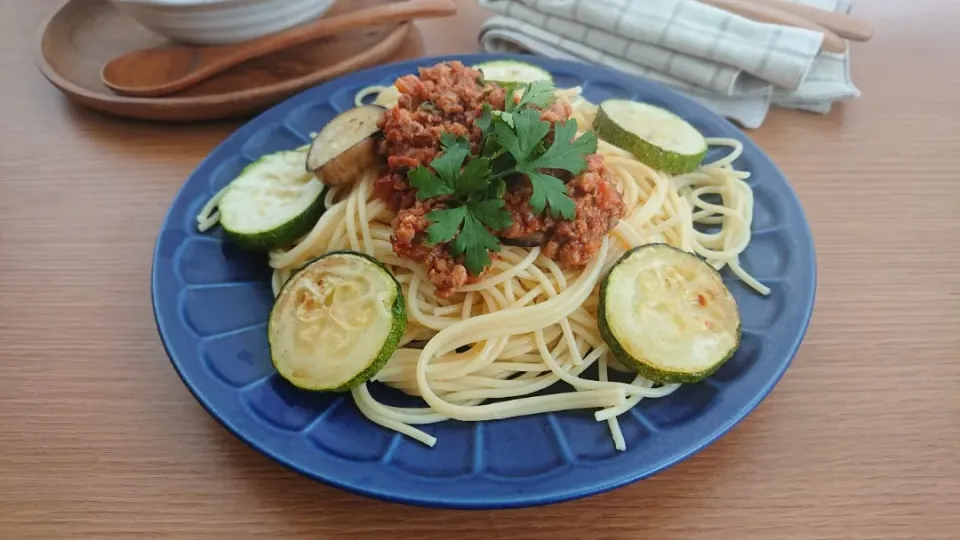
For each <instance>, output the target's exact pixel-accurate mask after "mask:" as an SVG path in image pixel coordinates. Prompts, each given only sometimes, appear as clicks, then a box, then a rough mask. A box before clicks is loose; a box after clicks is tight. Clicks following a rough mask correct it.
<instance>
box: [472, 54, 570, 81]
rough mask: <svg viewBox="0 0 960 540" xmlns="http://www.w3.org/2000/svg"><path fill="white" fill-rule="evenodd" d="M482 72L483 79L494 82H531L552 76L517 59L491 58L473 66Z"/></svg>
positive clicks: (546, 79)
mask: <svg viewBox="0 0 960 540" xmlns="http://www.w3.org/2000/svg"><path fill="white" fill-rule="evenodd" d="M473 67H474V68H476V69H479V70H480V73H483V78H484V80H487V81H490V82H495V83H501V84H502V83H521V84H526V83H531V82H534V81H550V82H553V77H552V76H551V75H550V72H549V71H547V70H545V69H543V68H541V67H538V66H535V65H533V64H528V63H526V62H519V61H517V60H493V61H491V62H483V63H481V64H477V65H475V66H473Z"/></svg>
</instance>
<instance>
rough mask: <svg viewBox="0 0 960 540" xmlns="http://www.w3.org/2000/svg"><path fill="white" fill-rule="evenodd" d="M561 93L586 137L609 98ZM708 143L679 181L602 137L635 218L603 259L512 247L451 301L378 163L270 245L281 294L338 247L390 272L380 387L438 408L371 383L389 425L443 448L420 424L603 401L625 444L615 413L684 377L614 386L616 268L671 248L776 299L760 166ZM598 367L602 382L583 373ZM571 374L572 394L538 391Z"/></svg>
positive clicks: (362, 395) (361, 402)
mask: <svg viewBox="0 0 960 540" xmlns="http://www.w3.org/2000/svg"><path fill="white" fill-rule="evenodd" d="M371 95H373V97H374V98H375V99H376V101H375V103H377V104H379V105H382V106H385V107H391V106H393V105H394V104H395V102H396V99H397V91H396V89H395V88H393V87H371V88H368V89H365V90H363V91H362V92H361V93H360V94H359V95H358V96H357V103H358V105H359V104H360V103H361V102H362V100H364V99H366V98H369V97H370V96H371ZM555 97H556V99H558V100H562V101H565V102H566V103H568V104H569V106H570V109H571V110H572V118H574V119H575V120H576V121H577V125H578V126H579V129H580V131H581V132H583V130H584V129H585V128H586V129H590V126H592V125H593V123H594V118H595V116H596V114H597V105H596V104H593V103H590V102H589V101H587V100H586V99H585V98H584V97H583V96H582V95H581V92H580V89H579V88H569V89H561V90H557V91H556V93H555ZM707 143H708V144H709V145H710V146H713V147H723V148H726V149H729V152H727V153H726V155H725V156H723V157H721V158H719V159H716V160H714V161H712V162H710V163H703V164H701V165H700V166H699V167H698V168H697V169H696V170H694V171H693V172H689V173H686V174H682V175H677V176H671V175H669V174H666V173H664V172H661V171H658V170H654V169H652V168H650V167H648V166H647V165H645V164H644V163H642V162H641V161H639V160H638V159H637V158H636V157H634V155H632V154H631V153H630V152H627V151H625V150H623V149H620V148H617V147H615V146H613V145H611V144H609V143H607V142H605V141H603V140H600V141H599V147H598V150H597V153H598V154H599V155H601V156H602V157H603V160H604V163H605V166H606V167H607V169H608V170H609V171H611V172H612V173H613V176H614V177H615V181H616V184H617V187H618V188H619V192H620V194H621V196H622V200H623V204H624V216H623V218H622V219H621V220H620V221H619V223H618V224H617V225H616V226H615V227H614V228H613V229H612V230H611V231H610V233H609V234H608V235H607V236H606V238H605V239H604V240H603V241H602V244H601V246H600V249H599V251H598V253H597V256H596V257H594V258H593V259H592V260H590V261H589V262H587V263H586V264H585V265H583V266H580V267H575V268H564V267H561V266H560V265H558V264H557V262H555V261H554V260H552V259H551V258H548V257H546V256H544V255H543V254H542V253H541V247H516V246H508V245H504V246H502V250H501V251H500V252H499V253H498V256H497V257H495V258H494V260H493V262H492V267H491V268H490V269H489V271H487V272H486V273H485V274H483V276H482V278H481V279H480V280H479V281H476V282H473V283H468V284H466V285H463V286H461V287H459V288H458V289H457V290H456V291H455V292H454V293H453V294H452V295H449V296H448V297H445V298H444V297H442V296H443V295H439V296H438V295H437V294H435V287H434V285H433V284H432V283H431V280H430V279H429V277H428V275H427V271H426V269H425V268H424V266H423V265H422V264H421V263H419V262H417V261H413V260H410V259H408V258H402V257H400V256H398V255H397V254H396V253H395V250H394V246H393V244H392V238H391V236H392V234H393V230H392V227H391V223H392V221H393V220H394V218H395V216H396V213H395V211H393V210H391V208H390V207H389V204H388V203H387V202H385V201H384V200H383V199H382V198H381V197H377V196H376V194H375V184H376V182H377V179H378V177H379V175H380V167H379V166H371V167H369V168H368V169H367V170H365V171H364V172H363V173H362V175H361V177H360V178H359V179H358V180H357V181H356V182H355V183H353V184H352V185H348V186H341V187H334V188H331V189H329V190H328V191H327V193H326V196H325V201H324V202H325V206H326V211H325V212H324V213H323V215H322V217H320V219H319V221H318V222H317V223H316V225H315V226H314V227H313V229H312V230H311V231H310V232H309V233H308V234H307V235H306V236H304V237H303V238H301V239H300V240H299V242H298V243H296V245H294V246H292V247H290V248H288V249H285V250H274V251H271V252H270V253H269V263H270V266H271V267H272V268H273V269H274V275H273V288H274V292H275V293H277V292H278V291H279V290H280V288H281V286H282V285H283V284H284V282H285V281H286V280H287V279H288V278H289V277H290V276H291V275H292V274H293V273H294V272H296V271H297V270H298V269H299V268H300V267H302V266H303V265H304V264H305V263H306V262H307V261H309V260H311V259H312V258H314V257H316V256H318V255H321V254H324V253H327V252H330V251H334V250H353V251H358V252H362V253H365V254H368V255H370V256H372V257H374V258H375V259H376V260H378V261H380V262H381V263H383V264H384V265H386V267H387V268H388V269H389V270H390V272H392V274H393V276H394V277H395V278H396V280H397V282H399V284H400V286H401V289H402V293H403V295H404V298H405V300H406V310H407V316H408V323H407V326H406V330H405V332H404V335H403V337H402V339H401V342H400V346H399V348H398V349H397V350H396V352H395V353H394V354H393V356H392V357H391V358H390V360H389V361H388V362H387V364H386V365H385V366H384V367H383V368H382V369H381V370H380V371H379V372H378V373H377V374H376V375H375V377H374V378H373V379H372V381H376V382H379V383H382V384H385V385H388V386H391V387H394V388H396V389H399V390H401V391H403V392H405V393H407V394H410V395H414V396H420V397H422V398H423V400H424V401H425V402H426V406H425V407H418V408H401V407H394V406H388V405H386V404H384V403H381V402H378V401H377V400H376V399H375V398H374V396H373V395H372V394H371V392H370V388H369V384H367V383H364V384H361V385H359V386H357V387H356V388H354V389H353V390H352V393H353V397H354V399H355V402H356V404H357V406H358V408H359V409H360V411H362V413H363V414H364V415H365V416H366V417H367V418H369V419H370V420H371V421H373V422H376V423H377V424H380V425H382V426H385V427H387V428H389V429H392V430H396V431H398V432H401V433H404V434H406V435H408V436H410V437H412V438H414V439H417V440H419V441H421V442H423V443H425V444H427V445H431V446H432V445H433V444H434V443H435V442H436V440H435V438H434V437H432V436H431V435H429V434H427V433H425V432H424V431H422V430H420V429H418V428H417V426H419V425H423V424H430V423H435V422H441V421H444V420H447V419H456V420H461V421H481V420H490V419H499V418H509V417H516V416H523V415H531V414H537V413H543V412H549V411H561V410H570V409H596V412H595V417H596V419H597V420H598V421H605V422H607V423H608V425H609V428H610V432H611V435H612V438H613V440H614V443H615V445H616V447H617V448H618V449H620V450H623V449H624V448H625V443H624V438H623V435H622V433H621V430H620V426H619V424H618V421H617V417H618V416H619V415H620V414H622V413H624V412H626V411H628V410H629V409H630V408H631V407H633V406H634V405H636V404H637V403H638V402H639V401H640V400H642V399H652V398H658V397H662V396H665V395H668V394H670V393H672V392H674V391H675V390H676V389H677V388H678V386H679V384H676V383H673V384H660V383H655V382H653V381H651V380H648V379H646V378H644V377H642V376H639V375H636V372H632V373H633V374H634V377H633V380H632V382H629V383H623V382H615V381H612V380H610V377H609V370H617V371H630V370H629V369H627V368H626V367H624V366H623V365H622V364H621V363H619V362H618V361H617V360H616V358H615V356H614V355H613V354H612V352H611V350H610V349H609V347H608V345H607V344H606V343H605V341H604V339H603V338H602V336H601V333H600V330H599V328H598V304H599V298H598V294H599V293H598V289H599V287H598V284H599V282H600V280H601V279H602V278H603V276H604V275H606V273H607V272H608V271H609V270H610V268H611V267H612V266H613V264H614V263H615V262H616V261H617V260H618V259H619V258H620V257H621V256H622V255H623V254H624V253H625V252H627V251H628V250H630V249H631V248H634V247H636V246H641V245H644V244H650V243H666V244H669V245H670V246H674V247H676V248H679V249H682V250H685V251H689V252H691V253H695V254H697V255H699V256H700V257H702V258H703V259H704V260H706V261H707V262H708V263H709V264H710V265H711V266H713V267H714V268H716V269H718V270H719V269H722V268H724V267H726V268H728V269H729V270H730V271H732V272H733V273H734V274H736V275H737V276H739V278H741V279H742V280H743V281H744V282H745V283H746V284H748V285H749V286H750V287H752V288H753V289H755V290H756V291H758V292H759V293H761V294H768V293H769V289H767V288H766V287H765V286H763V285H762V284H761V283H759V282H757V281H756V280H755V279H754V278H752V277H751V276H750V275H749V274H748V273H747V272H746V271H745V270H744V269H743V268H742V267H741V265H740V262H739V256H740V254H741V253H742V252H743V251H744V249H745V248H746V247H747V245H748V243H749V242H750V224H751V219H752V209H753V194H752V192H751V189H750V187H749V185H748V184H747V183H746V182H744V180H745V179H746V178H747V177H748V173H746V172H743V171H738V170H735V169H734V168H733V163H734V161H735V160H736V159H737V157H738V156H739V155H740V153H741V152H742V150H743V148H742V145H741V144H740V143H739V142H738V141H736V140H734V139H707ZM215 205H216V200H214V201H211V204H209V205H208V206H207V208H205V209H204V213H203V214H202V215H201V216H200V218H199V220H200V222H201V223H202V224H203V225H204V226H210V225H212V223H214V222H215V220H216V215H213V216H211V213H212V212H213V209H214V208H215ZM698 224H700V225H703V226H704V227H699V226H695V225H698ZM705 230H706V231H709V232H703V231H705ZM594 365H596V373H597V374H598V376H597V378H596V379H588V378H584V377H582V376H581V375H582V374H583V373H584V372H585V371H586V370H587V369H588V368H590V367H591V366H594ZM372 381H371V382H372ZM561 381H562V382H564V383H567V384H568V385H569V387H570V390H569V391H566V392H561V393H551V394H547V395H543V394H541V393H540V391H541V390H544V389H546V388H547V387H550V386H551V385H554V384H556V383H558V382H561ZM490 400H496V401H495V402H493V403H490V402H489V401H490Z"/></svg>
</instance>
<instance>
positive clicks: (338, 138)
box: [307, 105, 385, 186]
mask: <svg viewBox="0 0 960 540" xmlns="http://www.w3.org/2000/svg"><path fill="white" fill-rule="evenodd" d="M384 110H385V109H384V108H383V107H380V106H379V105H363V106H362V107H356V108H353V109H350V110H347V111H344V112H342V113H340V114H338V115H337V116H336V117H334V119H333V120H331V121H330V122H328V123H327V125H326V126H324V127H323V129H321V130H320V133H317V136H316V138H314V139H313V143H312V144H311V145H310V151H309V152H308V153H307V170H308V171H310V172H313V173H314V174H316V175H317V178H319V179H320V181H321V182H323V183H324V184H326V185H328V186H342V185H346V184H352V183H354V182H356V180H357V178H359V176H360V174H361V173H362V172H363V171H364V169H366V168H368V167H370V166H371V165H373V164H374V163H376V161H377V144H376V138H375V136H376V135H377V134H378V133H379V132H380V128H379V127H377V122H378V121H379V120H380V118H381V117H382V116H383V112H384Z"/></svg>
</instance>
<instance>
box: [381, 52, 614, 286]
mask: <svg viewBox="0 0 960 540" xmlns="http://www.w3.org/2000/svg"><path fill="white" fill-rule="evenodd" d="M396 86H397V89H398V90H399V91H400V98H399V101H398V102H397V105H396V106H394V107H393V108H392V109H390V110H389V111H387V112H386V114H384V117H383V119H382V120H381V125H380V127H381V129H382V131H383V139H382V141H381V142H380V148H379V151H380V154H381V155H383V156H384V157H386V165H385V167H384V170H383V171H382V173H381V176H380V178H379V179H378V180H377V184H376V193H377V195H378V196H379V197H380V198H381V199H383V200H384V201H386V202H387V203H388V204H390V206H391V207H392V208H393V209H394V210H396V211H397V216H396V218H395V219H394V220H393V236H392V238H391V240H392V243H393V250H394V252H396V254H397V255H399V256H400V257H404V258H407V259H410V260H414V261H419V262H422V263H423V264H424V265H425V266H426V267H427V273H428V276H429V278H430V281H431V282H432V283H433V284H434V286H435V287H436V294H437V296H438V297H441V298H446V297H449V296H450V295H451V294H453V293H454V292H455V291H456V290H457V289H458V288H459V287H461V286H463V285H464V284H467V283H470V282H473V281H476V280H477V279H479V278H480V276H473V275H470V273H469V272H468V271H467V269H466V268H465V267H464V266H463V264H462V262H463V261H462V260H458V259H459V258H454V257H452V256H451V255H450V253H449V251H448V249H447V245H446V244H438V245H435V246H434V245H429V244H427V242H426V230H427V227H429V226H430V222H429V221H428V220H427V218H426V214H427V213H428V212H430V211H431V210H433V209H437V208H443V201H441V200H432V199H431V200H426V201H418V200H417V199H416V192H415V190H413V189H412V188H411V187H410V185H409V184H408V182H407V176H406V173H407V171H408V170H409V169H411V168H414V167H417V166H418V165H424V166H426V165H428V164H429V163H430V161H431V160H433V158H434V157H436V156H437V154H439V153H440V136H441V135H442V134H443V133H452V134H454V135H457V136H465V137H467V138H468V139H469V140H470V143H471V146H472V150H473V151H474V152H476V151H477V145H478V144H479V142H480V138H481V136H482V134H481V132H480V129H479V128H478V127H476V126H475V125H474V121H475V119H477V118H479V117H480V115H481V114H482V111H483V104H484V103H488V104H489V105H490V106H491V107H492V108H493V109H494V110H503V107H504V99H505V92H504V90H503V89H502V88H500V87H499V86H497V85H494V84H485V85H484V84H481V76H480V72H479V71H477V70H475V69H472V68H469V67H467V66H464V65H463V64H461V63H460V62H449V63H442V64H437V65H436V66H433V67H430V68H422V69H421V70H420V76H419V77H417V76H415V75H407V76H404V77H401V78H400V79H398V80H397V82H396ZM570 114H571V111H570V108H569V104H567V103H566V102H562V101H557V102H555V103H554V104H553V105H552V106H551V107H550V108H548V109H546V110H544V111H542V113H541V119H543V120H545V121H548V122H550V123H555V122H559V121H563V120H566V119H568V118H569V117H570ZM551 136H552V134H551ZM550 172H551V173H552V174H554V175H555V176H557V177H558V178H560V179H562V180H564V181H565V182H566V185H567V192H568V195H569V196H570V198H571V199H573V201H574V203H575V204H576V217H575V218H574V219H573V220H566V219H555V218H552V217H550V216H549V215H547V214H546V213H541V214H536V213H534V211H533V210H532V209H531V208H530V204H529V200H530V194H531V187H530V184H529V181H528V180H527V179H526V177H524V176H517V177H515V178H511V179H508V182H507V192H506V193H505V194H504V201H505V208H506V209H507V210H508V211H510V213H511V214H512V216H513V225H511V226H510V227H509V228H507V229H505V230H503V231H494V232H495V234H497V235H498V236H499V237H500V238H501V239H503V241H504V243H507V244H514V245H525V246H530V247H532V246H536V245H539V246H542V250H543V253H544V255H546V256H548V257H550V258H551V259H554V260H555V261H557V262H558V263H559V264H561V265H562V266H565V267H575V266H582V265H584V264H586V263H587V262H588V261H590V260H591V259H592V258H593V257H594V256H595V255H596V253H597V251H598V250H599V249H600V243H601V241H602V240H603V237H604V236H605V235H606V234H607V233H608V232H609V231H610V230H611V229H612V228H613V227H614V226H616V224H617V222H619V221H620V218H621V217H623V213H624V205H623V200H622V199H621V197H620V193H619V192H618V190H617V187H616V184H615V182H614V179H613V175H612V173H611V172H610V171H609V170H608V169H607V168H606V167H605V166H604V163H603V158H602V157H601V156H599V155H597V154H593V155H590V156H587V168H586V169H585V170H584V171H583V173H581V174H579V175H577V176H573V175H571V174H569V173H567V172H565V171H550ZM491 256H496V254H495V253H491Z"/></svg>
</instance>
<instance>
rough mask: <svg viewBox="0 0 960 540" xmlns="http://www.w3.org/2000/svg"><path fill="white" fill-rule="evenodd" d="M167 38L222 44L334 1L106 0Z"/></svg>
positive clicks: (294, 21) (298, 19)
mask: <svg viewBox="0 0 960 540" xmlns="http://www.w3.org/2000/svg"><path fill="white" fill-rule="evenodd" d="M110 2H111V3H112V4H113V5H115V6H116V7H117V9H119V10H120V11H122V12H124V13H126V14H128V15H130V16H131V17H133V18H134V19H136V20H137V21H138V22H139V23H140V24H142V25H144V26H146V27H147V28H149V29H150V30H153V31H154V32H157V33H158V34H161V35H163V36H165V37H167V38H169V39H172V40H174V41H179V42H182V43H190V44H197V45H222V44H225V43H237V42H240V41H247V40H250V39H254V38H258V37H261V36H264V35H267V34H272V33H274V32H279V31H281V30H286V29H287V28H291V27H293V26H296V25H298V24H301V23H304V22H306V21H309V20H311V19H315V18H317V17H320V16H322V15H323V14H324V13H326V12H327V10H328V9H330V6H331V5H332V4H333V2H334V0H110Z"/></svg>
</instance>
